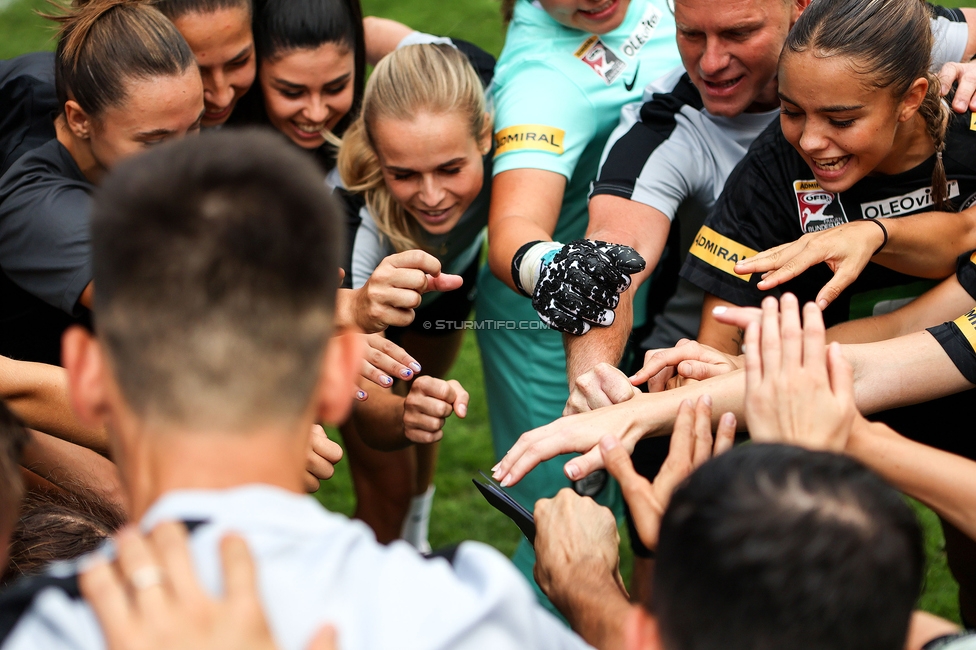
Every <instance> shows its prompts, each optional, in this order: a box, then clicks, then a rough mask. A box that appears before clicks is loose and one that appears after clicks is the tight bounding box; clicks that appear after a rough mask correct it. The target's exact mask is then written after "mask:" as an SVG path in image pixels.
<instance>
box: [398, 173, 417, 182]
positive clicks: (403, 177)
mask: <svg viewBox="0 0 976 650" xmlns="http://www.w3.org/2000/svg"><path fill="white" fill-rule="evenodd" d="M411 176H413V172H394V173H393V179H394V180H397V181H405V180H407V179H408V178H410V177H411Z"/></svg>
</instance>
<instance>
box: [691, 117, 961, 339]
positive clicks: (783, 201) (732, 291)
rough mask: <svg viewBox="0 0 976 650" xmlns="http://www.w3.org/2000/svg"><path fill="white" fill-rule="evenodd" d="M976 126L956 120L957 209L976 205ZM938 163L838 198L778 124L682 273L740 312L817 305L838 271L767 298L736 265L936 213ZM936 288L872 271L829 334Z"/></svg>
mask: <svg viewBox="0 0 976 650" xmlns="http://www.w3.org/2000/svg"><path fill="white" fill-rule="evenodd" d="M974 129H976V121H974V116H973V114H972V113H965V114H963V115H956V116H955V117H954V119H953V121H952V123H951V124H950V126H949V133H948V134H947V138H946V142H947V144H946V150H945V153H944V154H943V160H944V163H945V168H946V176H947V178H948V179H949V187H948V189H949V198H950V200H951V201H952V205H953V206H954V209H961V208H966V207H969V206H970V205H972V204H973V203H976V130H974ZM935 159H936V157H935V156H934V155H933V156H931V157H930V158H929V159H928V160H926V161H924V162H923V163H921V164H919V165H918V166H916V167H915V168H913V169H910V170H908V171H905V172H902V173H900V174H893V175H876V176H868V177H865V178H863V179H861V180H860V181H858V182H857V183H856V184H855V185H854V186H853V187H852V188H851V189H849V190H847V191H845V192H840V193H836V194H835V193H831V192H826V191H824V190H823V189H822V188H821V187H820V185H819V183H817V181H816V178H815V177H814V175H813V172H812V171H811V170H810V168H809V167H808V166H807V164H806V163H805V162H804V160H803V158H802V157H801V156H800V154H799V153H798V152H797V151H796V149H794V148H793V146H792V145H790V143H789V142H787V140H786V138H785V137H784V136H783V133H782V130H781V129H780V124H779V121H778V120H777V121H776V122H774V123H773V124H771V125H770V126H769V128H768V129H767V130H766V131H765V132H764V133H763V134H762V135H761V136H760V137H759V138H757V139H756V141H755V143H754V144H753V146H752V147H751V148H750V150H749V153H748V154H747V155H746V157H745V158H744V159H743V160H742V162H741V163H740V164H739V165H738V166H737V167H736V169H735V171H733V172H732V175H731V176H730V177H729V180H728V182H727V183H726V186H725V191H724V192H723V193H722V196H721V197H720V198H719V201H718V203H717V204H716V206H715V209H714V210H713V211H712V213H711V214H710V215H709V217H708V218H707V219H706V221H705V225H704V226H703V227H702V229H701V231H700V232H699V233H698V236H697V237H696V238H695V241H694V242H693V243H692V247H691V250H690V251H689V252H690V254H689V255H688V257H687V260H686V262H685V265H684V267H683V268H682V271H681V274H682V276H683V277H685V278H686V279H688V280H689V281H691V282H692V283H694V284H696V285H698V286H699V287H701V288H702V289H704V290H705V291H707V292H708V293H711V294H713V295H715V296H717V297H718V298H721V299H723V300H727V301H729V302H731V303H734V304H737V305H759V304H760V302H761V301H762V299H763V298H764V297H765V296H767V295H770V294H772V295H776V296H779V295H780V294H781V293H784V292H787V291H789V292H792V293H794V294H796V296H797V298H799V299H800V301H801V303H802V302H806V301H811V300H814V299H815V298H816V296H817V293H818V292H819V291H820V289H821V288H823V286H824V285H825V284H826V283H827V282H828V281H829V280H830V279H831V277H832V275H833V273H832V272H831V270H830V269H829V268H828V267H827V265H826V264H818V265H817V266H814V267H812V268H810V269H809V270H807V271H805V272H804V273H802V274H801V275H800V276H798V277H797V278H795V279H793V280H791V281H790V282H787V283H785V284H783V285H781V286H779V287H777V288H776V289H773V290H771V291H760V290H759V289H758V288H757V287H756V285H757V284H758V283H759V280H760V275H759V274H752V275H744V276H740V275H736V274H735V272H734V271H733V267H734V266H735V263H736V262H737V261H739V260H741V259H744V258H746V257H751V256H753V255H755V254H756V253H757V252H758V251H764V250H767V249H769V248H772V247H774V246H778V245H780V244H785V243H788V242H792V241H795V240H796V239H799V238H800V236H802V235H803V234H805V233H810V232H817V231H820V230H826V229H828V228H833V227H835V226H839V225H841V224H844V223H848V222H849V221H856V220H859V219H886V218H894V217H900V216H905V215H908V214H918V213H921V212H926V211H931V210H932V209H933V203H932V198H931V192H932V170H933V168H934V166H935ZM933 284H934V283H933V282H931V281H930V280H923V279H921V278H917V277H913V276H910V275H905V274H902V273H897V272H895V271H892V270H890V269H887V268H885V267H883V266H880V265H878V264H874V263H869V264H868V266H867V267H866V268H865V269H864V271H863V272H862V273H861V275H860V276H859V277H858V278H857V280H855V281H854V282H853V283H852V284H851V286H850V287H848V288H847V289H846V290H845V291H844V292H843V293H841V295H840V296H839V297H838V298H837V299H836V300H835V301H834V302H833V303H832V304H831V305H830V306H829V307H828V308H827V309H826V311H825V312H824V320H825V321H826V323H827V326H828V327H829V326H831V325H835V324H837V323H841V322H844V321H847V320H852V319H855V318H863V317H865V316H871V315H873V314H879V313H885V312H887V311H891V310H892V309H894V308H896V307H898V306H900V305H902V304H904V303H905V302H906V301H907V300H909V299H911V298H913V297H916V296H918V295H920V294H921V293H923V292H924V291H925V290H927V289H928V288H929V287H931V286H932V285H933Z"/></svg>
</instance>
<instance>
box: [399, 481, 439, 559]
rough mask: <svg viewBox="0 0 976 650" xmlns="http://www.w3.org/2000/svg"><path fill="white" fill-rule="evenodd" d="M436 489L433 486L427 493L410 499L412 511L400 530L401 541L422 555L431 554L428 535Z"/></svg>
mask: <svg viewBox="0 0 976 650" xmlns="http://www.w3.org/2000/svg"><path fill="white" fill-rule="evenodd" d="M436 489H437V488H435V487H434V486H433V485H431V486H430V487H429V488H427V491H426V492H424V493H423V494H418V495H417V496H415V497H413V498H412V499H410V510H409V511H408V512H407V517H406V519H404V520H403V528H402V529H401V530H400V539H403V540H406V541H407V542H409V543H410V544H411V545H412V546H413V547H414V548H416V549H417V550H418V551H420V552H421V553H428V552H430V542H429V541H427V533H428V530H429V528H430V508H431V506H433V505H434V491H435V490H436Z"/></svg>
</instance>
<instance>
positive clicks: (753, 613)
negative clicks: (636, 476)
mask: <svg viewBox="0 0 976 650" xmlns="http://www.w3.org/2000/svg"><path fill="white" fill-rule="evenodd" d="M923 567H924V551H923V546H922V533H921V530H920V528H919V525H918V522H917V520H916V518H915V515H914V513H913V512H912V510H911V508H909V507H908V505H907V504H906V503H905V501H904V499H903V498H902V497H901V496H900V495H899V494H898V493H897V492H895V490H894V489H892V488H891V487H889V486H888V485H886V484H885V483H884V482H883V481H882V480H881V479H879V478H878V477H876V476H875V475H874V474H872V473H871V472H869V471H868V470H867V469H865V468H864V467H863V466H862V465H860V464H859V463H857V462H856V461H854V460H851V459H850V458H846V457H843V456H838V455H835V454H830V453H826V452H814V451H808V450H805V449H801V448H799V447H791V446H784V445H760V444H751V445H744V446H741V447H739V448H737V449H735V450H733V451H731V452H729V453H727V454H724V455H722V456H720V457H718V458H716V459H714V460H712V461H710V462H708V463H706V464H705V465H703V466H702V467H701V468H700V469H699V470H698V471H697V472H695V473H694V474H693V475H692V476H691V477H690V478H689V480H688V481H687V482H686V483H685V484H684V485H683V486H682V487H681V488H679V489H678V490H677V491H676V492H675V494H674V497H673V498H672V500H671V504H670V505H669V507H668V509H667V511H666V512H665V514H664V518H663V520H662V524H661V535H660V542H659V546H658V552H657V562H656V568H655V573H654V589H653V593H654V610H655V614H656V615H657V617H658V622H659V625H660V629H661V635H662V638H663V640H664V644H665V647H667V648H668V649H669V650H705V649H712V648H723V649H727V650H772V649H775V648H790V649H791V650H815V649H816V650H824V649H827V648H830V649H831V650H855V649H856V650H870V649H877V650H901V648H903V647H904V644H905V638H906V635H907V632H908V623H909V619H910V617H911V612H912V608H913V607H914V604H915V602H916V600H917V598H918V595H919V591H920V588H921V581H922V572H923Z"/></svg>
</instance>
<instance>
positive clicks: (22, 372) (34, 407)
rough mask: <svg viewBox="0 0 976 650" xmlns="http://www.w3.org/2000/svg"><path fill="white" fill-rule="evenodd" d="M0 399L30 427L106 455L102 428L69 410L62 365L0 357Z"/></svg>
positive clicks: (105, 436)
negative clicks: (92, 425) (89, 423)
mask: <svg viewBox="0 0 976 650" xmlns="http://www.w3.org/2000/svg"><path fill="white" fill-rule="evenodd" d="M0 398H2V399H3V400H4V401H5V402H6V403H7V406H9V407H10V410H12V411H13V412H14V413H15V414H16V415H17V417H19V418H20V419H21V420H22V421H23V422H24V424H26V425H27V426H28V427H29V428H31V429H37V430H39V431H44V432H46V433H49V434H51V435H52V436H56V437H58V438H61V439H63V440H67V441H68V442H73V443H75V444H76V445H81V446H82V447H87V448H88V449H92V450H94V451H96V452H98V453H99V454H102V455H106V454H108V451H109V450H108V435H107V434H106V433H105V430H104V429H102V428H93V427H89V426H86V425H84V424H82V423H81V422H79V421H78V419H77V418H76V417H75V415H74V412H73V411H72V410H71V403H70V401H69V399H68V375H67V373H66V372H65V371H64V369H63V368H59V367H57V366H49V365H47V364H43V363H31V362H28V361H15V360H13V359H8V358H7V357H0Z"/></svg>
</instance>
